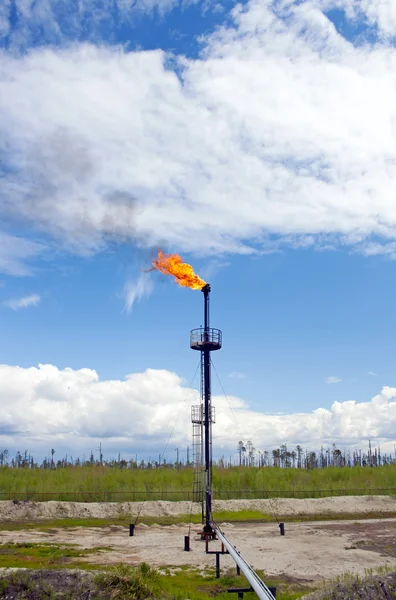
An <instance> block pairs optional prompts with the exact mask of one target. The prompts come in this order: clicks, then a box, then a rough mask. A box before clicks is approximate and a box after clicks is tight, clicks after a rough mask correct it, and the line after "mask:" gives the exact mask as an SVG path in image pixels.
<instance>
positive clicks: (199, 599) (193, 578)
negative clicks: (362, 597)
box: [96, 563, 311, 600]
mask: <svg viewBox="0 0 396 600" xmlns="http://www.w3.org/2000/svg"><path fill="white" fill-rule="evenodd" d="M260 575H261V577H262V578H263V580H265V577H264V576H263V574H260ZM96 582H97V584H98V586H99V588H100V589H101V590H103V591H105V592H110V593H111V595H112V598H115V599H119V600H124V599H127V598H128V599H129V598H134V599H135V600H143V599H144V598H150V597H152V598H156V597H161V598H164V599H169V600H170V599H172V600H185V599H186V598H188V599H189V600H207V599H208V598H216V599H218V600H226V599H227V600H232V599H234V600H235V598H236V597H237V596H236V594H235V595H230V594H229V593H228V591H227V590H228V588H232V587H249V586H248V584H247V582H246V580H245V578H244V577H237V576H236V575H235V571H229V572H228V573H226V574H225V575H223V576H222V577H220V578H219V579H216V577H215V571H214V569H206V570H205V573H204V574H202V573H201V572H200V571H199V570H198V569H192V568H191V567H177V568H176V567H174V568H168V569H162V570H161V572H160V573H159V572H158V571H155V570H154V569H151V568H150V567H149V566H148V565H146V564H144V563H143V564H142V565H140V566H139V567H129V566H127V565H118V566H116V567H113V568H111V569H109V570H107V571H106V572H104V573H101V574H99V575H98V576H97V578H96ZM266 584H267V585H268V586H270V585H271V586H272V585H276V587H277V599H278V600H296V599H297V598H300V597H301V596H302V595H303V594H305V593H307V592H308V591H311V590H310V589H309V588H304V587H301V586H297V585H293V586H289V585H287V584H286V583H283V582H279V581H278V582H268V581H266ZM244 598H246V600H253V599H254V598H256V594H255V593H253V592H252V593H247V594H245V595H244Z"/></svg>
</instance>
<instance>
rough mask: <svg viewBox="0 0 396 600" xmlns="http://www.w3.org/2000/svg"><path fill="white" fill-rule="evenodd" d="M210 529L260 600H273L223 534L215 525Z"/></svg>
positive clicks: (273, 597)
mask: <svg viewBox="0 0 396 600" xmlns="http://www.w3.org/2000/svg"><path fill="white" fill-rule="evenodd" d="M212 527H213V529H214V531H215V532H216V535H217V537H218V538H219V540H220V541H221V542H222V543H223V544H224V546H225V547H226V548H227V550H228V552H229V554H230V556H231V557H232V558H233V559H234V561H235V562H236V564H237V565H238V567H239V568H240V569H241V571H242V573H243V574H244V575H245V577H246V579H247V580H248V582H249V583H250V585H251V586H252V588H253V590H254V591H255V592H256V594H257V596H258V597H259V598H260V600H275V596H273V594H272V592H271V591H270V590H269V588H268V587H267V586H266V585H265V583H264V581H262V579H260V577H259V576H258V575H257V573H256V571H254V570H253V569H252V567H250V566H249V565H248V563H247V562H246V561H245V559H244V558H243V556H241V554H240V552H238V550H237V549H236V548H235V546H233V545H232V544H231V542H229V541H228V540H227V538H226V536H225V535H224V533H222V532H221V531H220V529H219V528H218V527H217V525H215V524H214V523H212Z"/></svg>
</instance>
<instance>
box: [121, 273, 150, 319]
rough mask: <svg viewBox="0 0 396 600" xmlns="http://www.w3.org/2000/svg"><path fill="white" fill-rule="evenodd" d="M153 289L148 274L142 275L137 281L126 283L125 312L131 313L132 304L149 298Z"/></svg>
mask: <svg viewBox="0 0 396 600" xmlns="http://www.w3.org/2000/svg"><path fill="white" fill-rule="evenodd" d="M153 287H154V285H153V280H152V279H151V277H150V275H149V274H148V273H142V274H141V275H140V276H139V277H138V279H137V280H134V281H132V280H129V281H127V282H126V284H125V286H124V297H125V310H126V311H127V312H128V313H129V312H131V310H132V306H133V304H134V302H136V300H141V299H142V298H145V297H147V296H150V294H151V292H152V291H153Z"/></svg>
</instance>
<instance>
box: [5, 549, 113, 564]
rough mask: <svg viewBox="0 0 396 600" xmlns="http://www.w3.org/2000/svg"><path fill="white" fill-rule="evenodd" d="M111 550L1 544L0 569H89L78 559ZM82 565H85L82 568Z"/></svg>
mask: <svg viewBox="0 0 396 600" xmlns="http://www.w3.org/2000/svg"><path fill="white" fill-rule="evenodd" d="M108 550H110V548H106V547H98V548H94V549H85V548H80V547H77V546H73V545H72V544H62V545H58V544H46V543H42V544H32V543H21V544H0V567H3V568H4V567H9V568H10V567H13V568H17V567H19V568H30V569H42V568H51V569H65V568H71V567H73V568H76V567H77V566H79V568H87V567H88V568H89V567H91V568H92V566H91V564H89V563H85V562H84V561H78V560H76V559H79V558H83V557H85V556H90V555H92V554H98V553H99V552H105V551H108ZM81 565H83V566H82V567H81Z"/></svg>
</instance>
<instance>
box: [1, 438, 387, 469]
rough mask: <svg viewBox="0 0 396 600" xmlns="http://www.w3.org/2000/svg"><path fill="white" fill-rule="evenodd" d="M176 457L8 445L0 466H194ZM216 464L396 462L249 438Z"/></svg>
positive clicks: (377, 452) (188, 458)
mask: <svg viewBox="0 0 396 600" xmlns="http://www.w3.org/2000/svg"><path fill="white" fill-rule="evenodd" d="M175 450H176V451H177V454H176V457H175V460H170V459H169V458H168V459H166V458H165V457H161V455H159V456H158V459H152V458H151V457H149V459H148V460H147V459H146V460H145V459H142V460H139V459H138V455H137V454H134V455H133V457H131V458H128V459H126V458H122V457H121V454H120V453H119V454H118V457H117V458H112V459H105V458H104V456H103V452H102V445H100V446H99V448H98V454H97V455H96V456H95V455H94V453H93V452H92V451H91V453H90V455H89V457H88V458H85V456H83V457H82V458H81V457H77V458H73V456H69V455H65V456H63V457H61V458H57V457H55V455H56V450H55V449H54V448H51V450H50V452H49V455H48V456H47V457H45V458H44V459H42V460H41V461H38V460H35V458H34V456H33V455H32V454H31V453H29V452H28V451H27V450H25V451H24V452H20V451H19V450H18V451H17V452H16V453H15V455H14V456H12V457H11V456H10V452H9V450H8V449H7V448H5V449H4V450H2V451H0V467H9V468H16V469H63V468H71V467H76V468H78V467H86V466H98V465H101V466H105V467H109V468H119V469H158V468H171V469H174V468H176V469H180V468H182V467H191V466H193V464H194V463H193V460H192V458H193V457H192V453H191V451H190V448H189V447H187V449H186V452H185V457H182V454H184V453H182V452H181V451H180V453H179V448H176V449H175ZM213 463H214V464H215V465H217V466H218V467H221V468H230V467H235V466H243V467H279V468H282V469H308V470H309V469H324V468H327V467H356V466H360V467H380V466H383V465H391V464H396V448H395V452H394V453H393V454H391V453H389V452H388V453H386V452H381V448H380V447H378V448H377V447H374V448H373V447H372V445H371V442H370V441H369V442H368V447H367V449H366V450H350V449H348V450H341V449H340V448H337V447H336V445H335V444H332V446H331V447H329V448H324V447H323V446H322V447H321V448H320V450H319V451H313V450H307V449H304V448H302V446H300V445H299V444H297V446H295V447H288V445H287V444H282V445H281V446H280V447H279V448H275V449H273V450H271V451H268V450H256V448H255V447H254V445H253V443H252V441H251V440H248V441H247V442H246V443H245V442H243V441H242V440H240V441H239V442H238V444H237V457H236V458H235V456H234V457H233V456H229V457H226V456H224V455H223V456H222V457H220V458H218V459H216V460H214V461H213Z"/></svg>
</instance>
